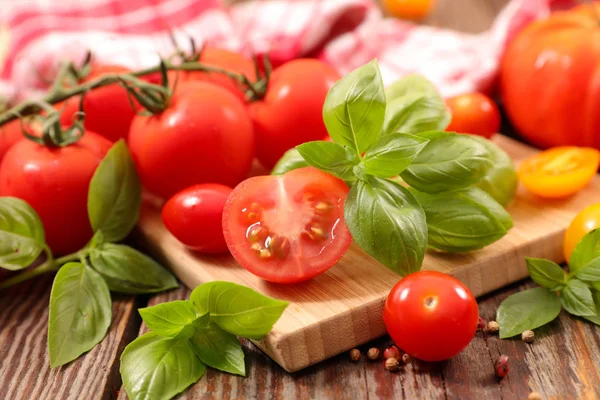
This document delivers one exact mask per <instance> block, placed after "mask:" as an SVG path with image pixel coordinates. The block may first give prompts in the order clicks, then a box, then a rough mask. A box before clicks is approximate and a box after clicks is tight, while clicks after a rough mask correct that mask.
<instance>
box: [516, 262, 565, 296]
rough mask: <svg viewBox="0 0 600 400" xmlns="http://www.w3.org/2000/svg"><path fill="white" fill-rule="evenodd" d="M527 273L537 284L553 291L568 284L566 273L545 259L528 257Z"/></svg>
mask: <svg viewBox="0 0 600 400" xmlns="http://www.w3.org/2000/svg"><path fill="white" fill-rule="evenodd" d="M526 260H527V271H529V276H531V279H533V281H534V282H535V283H537V284H538V285H540V286H543V287H545V288H548V289H551V290H559V289H561V288H562V287H563V286H564V285H566V284H567V280H566V279H565V278H566V276H565V271H563V269H562V268H561V267H560V266H559V265H558V264H556V263H554V262H552V261H550V260H545V259H543V258H531V257H527V258H526Z"/></svg>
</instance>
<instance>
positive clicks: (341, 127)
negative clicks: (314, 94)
mask: <svg viewBox="0 0 600 400" xmlns="http://www.w3.org/2000/svg"><path fill="white" fill-rule="evenodd" d="M384 115H385V93H384V88H383V81H382V80H381V73H380V72H379V66H378V65H377V61H376V60H373V61H371V62H370V63H368V64H365V65H363V66H362V67H359V68H357V69H355V70H354V71H352V72H350V73H349V74H347V75H346V76H344V77H343V78H342V79H340V80H339V81H338V82H336V83H335V85H333V87H332V88H331V90H330V91H329V93H328V94H327V97H326V98H325V104H324V105H323V120H324V122H325V126H326V127H327V132H329V135H330V136H331V139H333V141H334V142H336V143H339V144H342V145H345V146H348V147H350V148H352V149H353V150H356V154H357V155H358V156H360V155H361V154H362V152H364V151H366V150H368V149H369V147H371V145H372V144H373V143H374V142H375V141H376V140H377V138H378V137H379V135H380V133H381V127H382V126H383V118H384Z"/></svg>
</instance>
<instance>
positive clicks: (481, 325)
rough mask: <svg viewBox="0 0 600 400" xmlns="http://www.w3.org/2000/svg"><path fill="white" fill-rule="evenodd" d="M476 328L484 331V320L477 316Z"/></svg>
mask: <svg viewBox="0 0 600 400" xmlns="http://www.w3.org/2000/svg"><path fill="white" fill-rule="evenodd" d="M477 330H478V331H485V321H484V320H483V318H481V317H479V319H478V320H477Z"/></svg>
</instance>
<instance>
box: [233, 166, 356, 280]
mask: <svg viewBox="0 0 600 400" xmlns="http://www.w3.org/2000/svg"><path fill="white" fill-rule="evenodd" d="M347 194H348V186H346V184H345V183H344V182H343V181H341V180H339V179H337V178H335V177H333V176H331V175H329V174H326V173H325V172H322V171H319V170H318V169H316V168H312V167H306V168H300V169H296V170H293V171H290V172H288V173H287V174H285V175H279V176H274V175H271V176H257V177H254V178H250V179H247V180H245V181H244V182H242V183H240V184H239V185H238V186H237V187H236V188H235V189H234V190H233V192H232V193H231V195H230V196H229V198H228V199H227V203H225V209H224V211H223V233H224V235H225V241H226V242H227V247H228V248H229V251H231V254H232V255H233V257H234V258H235V259H236V260H237V262H238V263H240V264H241V265H242V267H244V268H246V269H247V270H248V271H250V272H252V273H253V274H255V275H257V276H259V277H260V278H262V279H264V280H267V281H269V282H276V283H296V282H301V281H305V280H307V279H310V278H312V277H314V276H316V275H318V274H320V273H322V272H324V271H326V270H327V269H329V268H330V267H332V266H333V265H334V264H336V263H337V262H338V261H339V260H340V259H341V258H342V256H343V255H344V253H346V250H348V247H349V246H350V242H351V241H352V237H351V236H350V232H349V231H348V228H347V226H346V223H345V222H344V202H345V200H346V195H347Z"/></svg>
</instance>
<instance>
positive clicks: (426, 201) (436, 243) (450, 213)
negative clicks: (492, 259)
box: [412, 187, 513, 253]
mask: <svg viewBox="0 0 600 400" xmlns="http://www.w3.org/2000/svg"><path fill="white" fill-rule="evenodd" d="M412 193H413V194H414V196H415V197H416V198H417V201H418V202H419V203H420V204H421V207H423V210H424V211H425V215H426V216H427V231H428V245H429V247H431V248H433V249H437V250H442V251H446V252H449V253H458V252H465V251H471V250H477V249H481V248H483V247H485V246H487V245H489V244H491V243H494V242H495V241H497V240H498V239H500V238H501V237H503V236H504V235H506V233H507V232H508V230H509V229H510V228H512V226H513V222H512V218H511V216H510V214H509V213H508V212H506V210H505V209H504V208H503V207H502V206H501V205H500V204H498V203H497V202H496V201H495V200H494V199H493V198H492V197H491V196H490V195H488V194H487V193H485V192H484V191H482V190H480V189H477V188H475V187H471V188H467V189H461V190H457V191H454V192H442V193H438V194H427V193H422V192H418V191H414V190H413V191H412Z"/></svg>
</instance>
